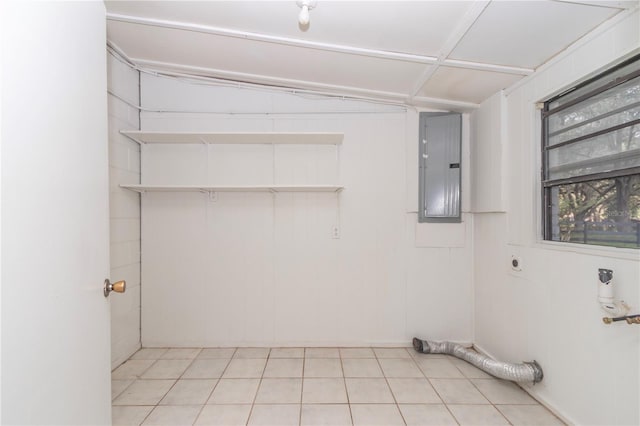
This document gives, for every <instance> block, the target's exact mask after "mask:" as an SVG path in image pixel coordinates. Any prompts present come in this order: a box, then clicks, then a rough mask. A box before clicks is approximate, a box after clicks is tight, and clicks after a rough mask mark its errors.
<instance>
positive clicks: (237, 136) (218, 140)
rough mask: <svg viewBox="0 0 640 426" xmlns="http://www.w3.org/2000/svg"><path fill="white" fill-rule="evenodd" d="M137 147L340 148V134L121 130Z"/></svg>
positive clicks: (341, 135)
mask: <svg viewBox="0 0 640 426" xmlns="http://www.w3.org/2000/svg"><path fill="white" fill-rule="evenodd" d="M120 133H122V134H123V135H125V136H127V137H129V138H131V139H132V140H134V141H136V142H137V143H139V144H141V145H142V144H270V145H274V144H287V145H291V144H301V145H305V144H306V145H340V144H342V139H343V138H344V134H343V133H309V132H307V133H275V132H274V133H270V132H267V133H211V132H208V133H198V132H148V131H142V130H121V131H120Z"/></svg>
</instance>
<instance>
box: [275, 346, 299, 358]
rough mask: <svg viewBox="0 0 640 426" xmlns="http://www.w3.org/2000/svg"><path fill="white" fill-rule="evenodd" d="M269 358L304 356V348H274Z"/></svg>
mask: <svg viewBox="0 0 640 426" xmlns="http://www.w3.org/2000/svg"><path fill="white" fill-rule="evenodd" d="M269 358H304V348H273V349H271V353H270V354H269Z"/></svg>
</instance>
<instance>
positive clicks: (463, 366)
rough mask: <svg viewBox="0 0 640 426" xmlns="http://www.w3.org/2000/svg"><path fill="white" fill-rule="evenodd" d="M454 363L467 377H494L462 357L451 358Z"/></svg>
mask: <svg viewBox="0 0 640 426" xmlns="http://www.w3.org/2000/svg"><path fill="white" fill-rule="evenodd" d="M451 362H452V363H453V365H455V366H456V367H457V368H458V370H460V372H461V373H462V375H463V376H464V377H466V378H467V379H492V378H493V377H492V376H491V375H489V374H487V373H485V372H484V371H482V370H480V369H479V368H478V367H475V366H474V365H471V364H469V363H468V362H466V361H463V360H461V359H457V358H454V359H452V360H451Z"/></svg>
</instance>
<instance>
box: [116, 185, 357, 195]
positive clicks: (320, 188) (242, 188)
mask: <svg viewBox="0 0 640 426" xmlns="http://www.w3.org/2000/svg"><path fill="white" fill-rule="evenodd" d="M120 187H122V188H125V189H129V190H131V191H135V192H140V193H143V192H340V191H342V190H343V189H344V186H341V185H221V186H217V185H138V184H136V185H134V184H131V185H120Z"/></svg>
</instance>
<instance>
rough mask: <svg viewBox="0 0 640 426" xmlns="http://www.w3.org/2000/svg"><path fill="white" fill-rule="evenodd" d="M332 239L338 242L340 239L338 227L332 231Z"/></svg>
mask: <svg viewBox="0 0 640 426" xmlns="http://www.w3.org/2000/svg"><path fill="white" fill-rule="evenodd" d="M331 237H332V238H333V239H334V240H337V239H339V238H340V228H338V227H337V226H334V227H333V229H332V230H331Z"/></svg>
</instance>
